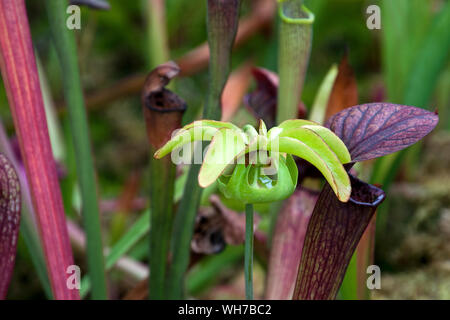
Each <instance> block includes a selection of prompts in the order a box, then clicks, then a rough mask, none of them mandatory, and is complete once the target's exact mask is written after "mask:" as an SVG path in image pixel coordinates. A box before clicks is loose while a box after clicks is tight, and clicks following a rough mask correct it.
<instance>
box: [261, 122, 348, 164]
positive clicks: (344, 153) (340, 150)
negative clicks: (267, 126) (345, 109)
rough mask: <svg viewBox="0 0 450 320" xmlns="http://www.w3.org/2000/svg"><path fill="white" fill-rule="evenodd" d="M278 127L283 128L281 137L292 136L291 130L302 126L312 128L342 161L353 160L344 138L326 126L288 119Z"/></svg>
mask: <svg viewBox="0 0 450 320" xmlns="http://www.w3.org/2000/svg"><path fill="white" fill-rule="evenodd" d="M278 127H279V128H282V129H283V131H282V132H281V133H280V134H279V136H280V137H283V136H290V135H289V132H290V130H292V129H298V128H300V127H302V128H307V129H309V130H312V131H314V132H315V133H317V134H318V135H319V136H320V137H321V138H322V139H323V140H324V141H325V143H326V144H328V145H329V147H330V148H331V150H333V152H334V153H335V154H336V156H337V157H338V159H339V160H340V161H341V162H342V163H348V162H350V161H351V157H350V153H349V152H348V149H347V147H346V146H345V144H344V142H342V140H341V139H340V138H339V137H338V136H337V135H336V134H335V133H334V132H333V131H331V130H330V129H328V128H326V127H323V126H321V125H318V124H317V123H315V122H313V121H309V120H303V119H293V120H286V121H284V122H283V123H281V124H280V125H279V126H278ZM271 130H272V129H271ZM269 133H270V132H269Z"/></svg>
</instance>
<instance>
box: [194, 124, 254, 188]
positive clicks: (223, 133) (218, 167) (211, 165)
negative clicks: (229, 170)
mask: <svg viewBox="0 0 450 320" xmlns="http://www.w3.org/2000/svg"><path fill="white" fill-rule="evenodd" d="M243 150H245V141H244V138H243V135H242V134H240V133H239V132H236V131H235V130H230V129H226V128H222V129H220V130H219V131H218V132H217V133H216V134H215V135H214V137H213V138H212V140H211V143H210V145H209V148H208V151H207V152H206V155H205V159H204V161H203V164H202V167H201V169H200V173H199V175H198V182H199V184H200V186H201V187H203V188H205V187H207V186H209V185H210V184H212V183H213V182H214V181H216V179H217V178H218V177H219V176H220V175H221V174H222V172H223V171H224V170H225V168H226V167H227V166H228V164H230V162H231V161H233V160H234V159H235V157H236V156H237V155H238V154H239V153H241V152H242V151H243Z"/></svg>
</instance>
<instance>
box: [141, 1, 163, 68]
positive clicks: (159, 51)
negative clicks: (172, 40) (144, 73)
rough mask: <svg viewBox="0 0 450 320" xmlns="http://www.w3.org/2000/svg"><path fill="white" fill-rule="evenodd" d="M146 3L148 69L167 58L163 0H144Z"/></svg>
mask: <svg viewBox="0 0 450 320" xmlns="http://www.w3.org/2000/svg"><path fill="white" fill-rule="evenodd" d="M145 1H146V3H147V8H146V9H147V20H148V21H147V24H148V28H147V30H148V40H149V41H148V47H149V60H150V61H149V63H150V69H154V68H156V67H157V66H158V65H160V64H162V63H164V62H167V61H168V60H169V47H168V44H167V30H166V21H165V16H166V14H165V1H164V0H145Z"/></svg>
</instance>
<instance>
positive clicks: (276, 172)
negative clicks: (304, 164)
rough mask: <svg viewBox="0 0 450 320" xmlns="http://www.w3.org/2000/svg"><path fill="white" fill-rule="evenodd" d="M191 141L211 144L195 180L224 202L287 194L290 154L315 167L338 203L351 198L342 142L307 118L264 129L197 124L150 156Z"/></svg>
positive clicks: (292, 170)
mask: <svg viewBox="0 0 450 320" xmlns="http://www.w3.org/2000/svg"><path fill="white" fill-rule="evenodd" d="M194 141H211V143H210V145H209V147H208V150H207V151H206V155H205V157H204V159H203V162H202V167H201V169H200V173H199V176H198V182H199V184H200V186H201V187H207V186H209V185H211V184H212V183H214V182H215V181H217V182H218V186H219V189H220V191H221V192H222V193H223V194H224V195H225V196H226V197H228V198H232V199H235V200H239V201H242V202H243V203H262V202H271V201H277V200H281V199H284V198H287V197H288V196H289V195H291V194H292V193H293V192H294V190H295V187H296V184H297V176H298V171H297V166H296V164H295V162H294V160H293V158H292V155H295V156H297V157H300V158H303V159H305V160H307V161H308V162H310V163H311V164H312V165H314V166H315V167H316V168H317V169H318V170H319V171H320V172H321V173H322V174H323V176H324V177H325V179H326V180H327V181H328V183H329V184H330V186H331V187H332V189H333V191H334V192H335V194H336V196H337V197H338V199H339V200H341V201H343V202H346V201H348V199H349V198H350V193H351V186H350V179H349V177H348V175H347V171H346V170H345V169H344V167H343V164H345V163H348V162H350V161H351V158H350V154H349V152H348V150H347V147H346V146H345V145H344V143H343V142H342V141H341V140H340V139H339V138H338V137H337V136H336V135H335V134H334V133H333V132H332V131H330V130H329V129H327V128H325V127H322V126H320V125H318V124H317V123H315V122H312V121H307V120H300V119H295V120H287V121H284V122H283V123H281V124H280V125H279V126H277V127H273V128H271V129H270V130H269V131H267V128H266V125H265V124H264V122H263V121H262V120H260V123H259V130H258V131H257V130H256V129H255V128H254V127H253V126H251V125H246V126H244V127H243V128H242V129H240V128H239V127H237V126H235V125H234V124H232V123H229V122H221V121H213V120H199V121H195V122H193V123H191V124H189V125H187V126H185V127H183V128H182V129H181V130H180V131H178V132H177V133H176V134H175V135H174V136H173V137H172V139H171V140H170V141H168V142H167V143H166V144H165V145H164V146H163V147H162V148H160V149H159V150H158V151H157V152H156V153H155V155H154V156H155V158H157V159H159V158H162V157H164V156H165V155H167V154H169V153H170V152H172V151H173V150H175V149H178V148H180V147H183V146H185V145H187V144H190V143H191V142H194Z"/></svg>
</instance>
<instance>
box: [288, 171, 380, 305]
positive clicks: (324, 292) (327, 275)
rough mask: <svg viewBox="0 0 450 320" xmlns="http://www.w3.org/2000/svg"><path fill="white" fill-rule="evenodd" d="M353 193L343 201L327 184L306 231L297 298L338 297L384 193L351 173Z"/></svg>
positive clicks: (297, 285) (296, 292)
mask: <svg viewBox="0 0 450 320" xmlns="http://www.w3.org/2000/svg"><path fill="white" fill-rule="evenodd" d="M350 179H351V183H352V195H351V198H350V200H349V201H348V202H347V203H344V202H340V201H339V200H338V199H337V198H336V196H335V194H334V192H333V191H332V189H331V187H330V186H329V185H328V184H327V185H326V186H325V187H324V188H323V190H322V192H321V193H320V196H319V199H318V200H317V203H316V206H315V208H314V211H313V213H312V216H311V219H310V221H309V224H308V229H307V231H306V237H305V242H304V246H303V252H302V257H301V260H300V266H299V269H298V275H297V281H296V285H295V290H294V295H293V298H294V299H301V300H311V299H318V300H329V299H334V298H335V297H336V294H337V292H338V289H339V287H340V286H341V283H342V280H343V279H344V275H345V271H346V269H347V266H348V263H349V262H350V259H351V257H352V255H353V252H354V251H355V249H356V246H357V245H358V242H359V240H360V238H361V236H362V235H363V233H364V230H365V229H366V227H367V225H368V224H369V222H370V220H371V218H372V216H373V214H374V213H375V210H376V208H377V206H378V205H379V204H380V203H381V202H382V201H383V200H384V192H383V190H381V189H378V188H376V187H375V186H372V185H369V184H367V183H365V182H363V181H361V180H358V179H356V178H355V177H353V176H351V175H350Z"/></svg>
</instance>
